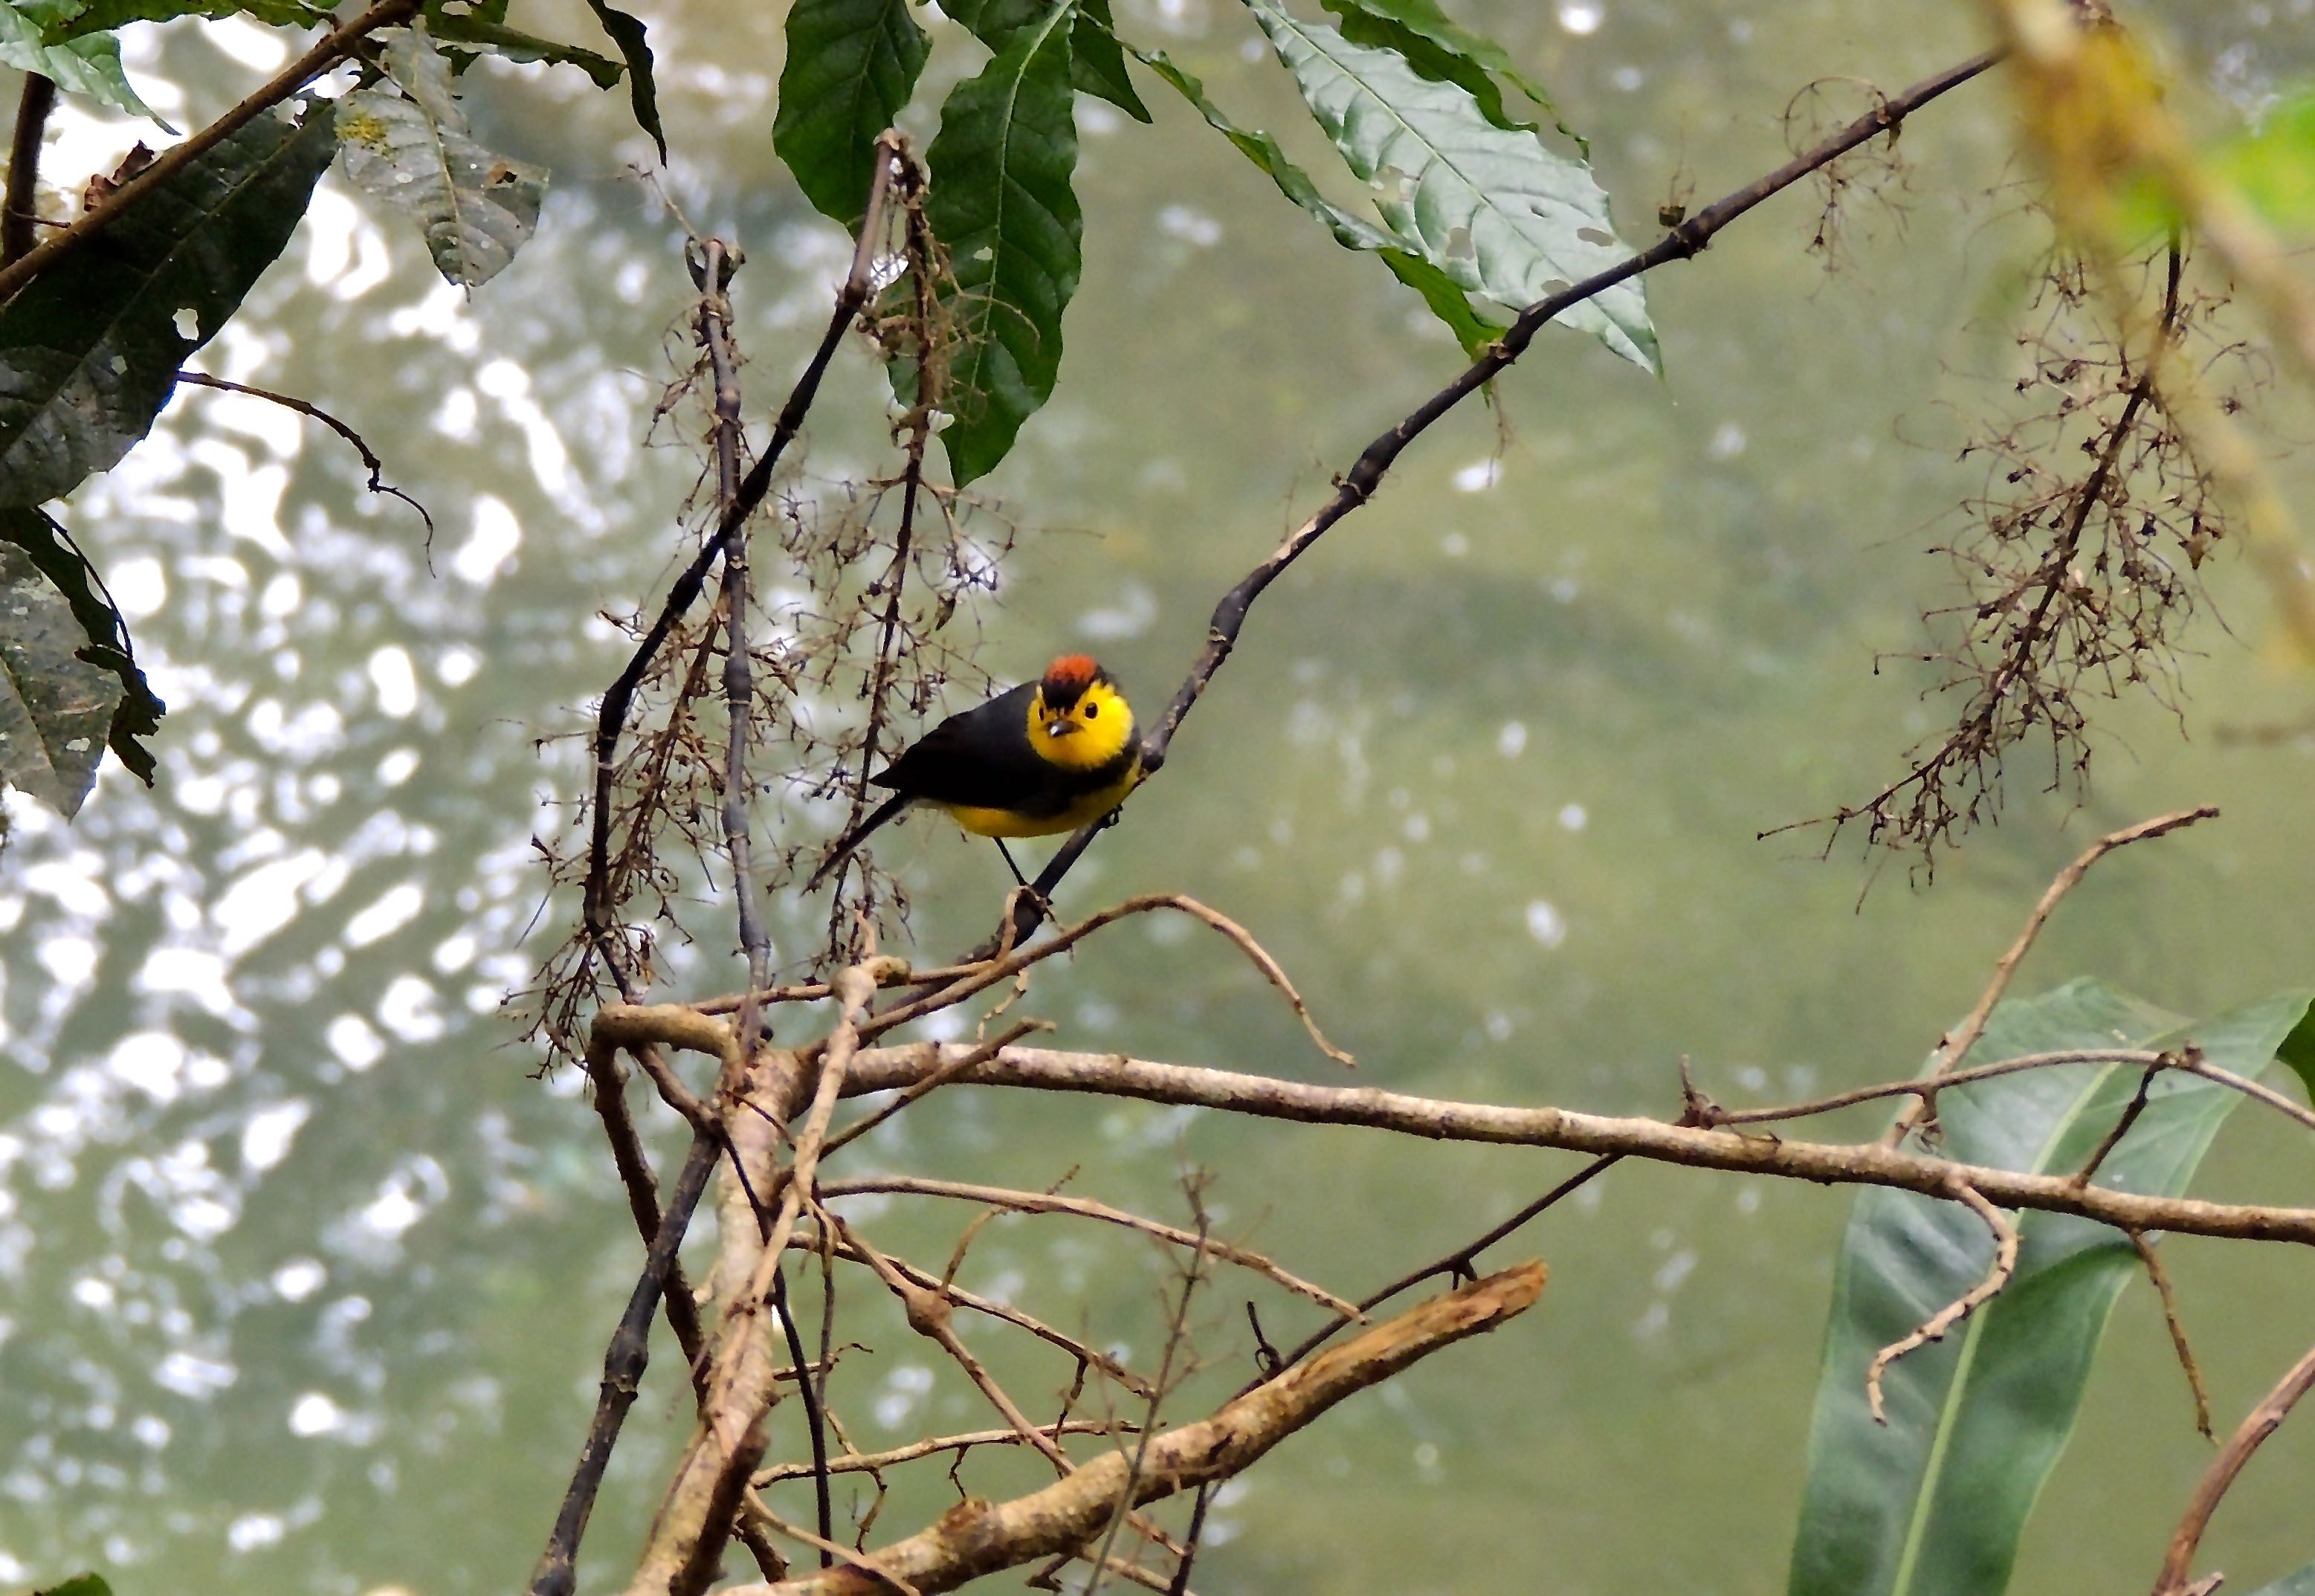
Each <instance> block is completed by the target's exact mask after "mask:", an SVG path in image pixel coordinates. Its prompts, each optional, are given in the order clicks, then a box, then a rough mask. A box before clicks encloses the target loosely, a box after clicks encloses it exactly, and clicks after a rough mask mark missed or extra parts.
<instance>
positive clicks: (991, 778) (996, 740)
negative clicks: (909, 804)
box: [874, 682, 1053, 809]
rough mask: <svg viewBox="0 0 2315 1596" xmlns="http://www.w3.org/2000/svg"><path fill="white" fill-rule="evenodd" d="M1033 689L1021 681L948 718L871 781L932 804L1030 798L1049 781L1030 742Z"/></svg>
mask: <svg viewBox="0 0 2315 1596" xmlns="http://www.w3.org/2000/svg"><path fill="white" fill-rule="evenodd" d="M1036 692H1037V687H1036V684H1035V683H1034V682H1024V683H1023V684H1022V685H1021V686H1019V687H1015V688H1014V689H1013V690H1012V691H1011V692H1008V693H1000V694H998V696H996V697H994V698H991V699H990V700H989V702H988V703H986V704H984V705H980V707H979V708H977V709H968V710H966V711H965V712H964V713H963V714H953V715H951V716H949V718H948V719H946V720H945V721H943V722H942V723H940V724H939V725H937V726H935V727H934V728H933V729H932V730H931V731H929V732H926V733H925V734H924V736H923V737H921V738H919V739H918V740H917V741H916V742H915V743H914V744H913V745H911V746H910V747H909V749H907V751H905V752H904V753H902V754H901V755H900V758H897V759H895V760H893V761H892V763H891V765H890V766H889V767H886V768H885V769H884V770H883V771H882V772H881V773H880V774H878V775H877V776H875V777H874V782H875V785H878V786H880V787H890V788H891V789H892V790H893V791H894V792H896V793H903V794H907V795H908V796H909V797H911V798H929V799H931V800H932V801H933V802H936V803H967V804H971V805H974V806H976V807H979V808H983V809H1019V808H1022V807H1023V806H1024V805H1027V804H1030V803H1032V802H1034V801H1035V800H1036V799H1037V797H1038V795H1039V794H1042V793H1043V792H1045V791H1046V790H1047V788H1048V787H1049V786H1050V785H1051V782H1052V779H1053V770H1052V767H1051V765H1049V764H1047V763H1046V762H1045V761H1044V760H1042V759H1041V758H1038V757H1037V755H1036V751H1035V750H1034V749H1032V748H1031V747H1030V746H1029V703H1030V700H1031V699H1032V698H1033V697H1034V696H1036Z"/></svg>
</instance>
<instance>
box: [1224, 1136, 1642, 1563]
mask: <svg viewBox="0 0 2315 1596" xmlns="http://www.w3.org/2000/svg"><path fill="white" fill-rule="evenodd" d="M1622 1157H1623V1155H1622V1154H1621V1153H1602V1154H1601V1155H1600V1157H1596V1158H1594V1159H1592V1162H1590V1163H1589V1164H1586V1165H1585V1166H1583V1168H1581V1169H1579V1170H1577V1171H1576V1172H1575V1173H1574V1175H1569V1176H1568V1177H1567V1178H1566V1180H1564V1181H1561V1182H1560V1183H1559V1184H1557V1185H1556V1186H1554V1187H1552V1188H1551V1190H1549V1191H1548V1192H1546V1193H1544V1194H1543V1195H1542V1196H1540V1197H1538V1198H1537V1199H1536V1200H1535V1201H1532V1202H1530V1203H1526V1204H1524V1205H1523V1206H1521V1208H1520V1209H1519V1210H1518V1211H1517V1212H1515V1213H1513V1214H1512V1215H1511V1216H1509V1217H1508V1218H1506V1219H1503V1220H1502V1221H1501V1222H1500V1223H1498V1224H1495V1225H1492V1226H1490V1227H1488V1228H1487V1229H1486V1230H1485V1231H1483V1232H1482V1233H1481V1234H1480V1235H1479V1236H1477V1237H1475V1238H1474V1239H1472V1240H1471V1241H1468V1242H1467V1243H1465V1244H1464V1245H1463V1246H1459V1247H1457V1248H1456V1249H1455V1250H1454V1251H1453V1252H1451V1253H1450V1254H1448V1255H1446V1256H1445V1257H1443V1258H1438V1259H1434V1260H1432V1262H1431V1263H1428V1264H1424V1266H1423V1267H1422V1268H1420V1269H1414V1270H1409V1271H1408V1272H1406V1273H1405V1274H1402V1275H1400V1276H1399V1277H1398V1278H1397V1280H1395V1281H1391V1282H1390V1284H1388V1285H1387V1286H1384V1287H1383V1288H1381V1289H1380V1290H1375V1291H1370V1292H1368V1293H1367V1294H1366V1295H1365V1296H1364V1297H1362V1298H1361V1299H1359V1316H1360V1317H1362V1318H1363V1317H1365V1316H1366V1315H1367V1314H1370V1313H1371V1312H1373V1311H1374V1310H1375V1309H1376V1308H1380V1307H1381V1306H1382V1305H1383V1304H1384V1303H1386V1302H1388V1301H1389V1300H1390V1299H1392V1298H1394V1297H1396V1296H1397V1295H1398V1294H1399V1293H1401V1292H1402V1291H1411V1290H1414V1289H1415V1287H1417V1286H1419V1285H1421V1284H1422V1283H1423V1282H1424V1281H1427V1280H1436V1279H1438V1278H1439V1277H1440V1276H1441V1275H1444V1276H1446V1277H1447V1278H1448V1279H1449V1280H1451V1281H1454V1282H1456V1283H1457V1284H1461V1283H1463V1282H1464V1281H1468V1280H1470V1279H1472V1278H1473V1277H1474V1275H1475V1274H1476V1273H1477V1268H1476V1265H1477V1263H1478V1260H1479V1255H1480V1254H1481V1253H1484V1252H1486V1250H1487V1249H1488V1248H1489V1247H1491V1246H1495V1244H1496V1243H1497V1242H1499V1241H1501V1240H1503V1238H1504V1237H1507V1236H1509V1235H1511V1234H1512V1232H1513V1231H1514V1230H1517V1229H1519V1228H1521V1227H1522V1226H1524V1225H1526V1224H1527V1223H1528V1222H1529V1221H1530V1219H1535V1218H1536V1217H1537V1216H1539V1215H1540V1214H1542V1213H1543V1212H1544V1211H1545V1210H1548V1209H1551V1208H1554V1207H1557V1205H1558V1204H1559V1202H1560V1201H1563V1200H1564V1199H1566V1198H1568V1197H1571V1196H1573V1195H1574V1194H1575V1193H1576V1192H1577V1191H1578V1190H1580V1189H1581V1188H1582V1187H1583V1186H1584V1185H1586V1184H1589V1183H1590V1182H1591V1181H1592V1178H1593V1177H1594V1176H1597V1175H1605V1174H1606V1173H1607V1172H1608V1170H1609V1169H1610V1167H1611V1166H1614V1165H1615V1164H1616V1163H1617V1162H1618V1161H1619V1160H1620V1159H1621V1158H1622ZM1253 1306H1254V1305H1253V1304H1252V1303H1248V1304H1247V1305H1246V1307H1247V1311H1248V1312H1251V1311H1252V1310H1253ZM1351 1322H1352V1321H1351V1318H1350V1317H1349V1316H1347V1315H1343V1314H1337V1315H1336V1316H1335V1317H1334V1318H1333V1319H1332V1320H1331V1321H1329V1322H1328V1323H1326V1324H1325V1325H1322V1326H1319V1327H1318V1328H1317V1329H1316V1330H1313V1331H1312V1332H1311V1333H1310V1334H1308V1335H1307V1336H1305V1337H1303V1338H1302V1340H1301V1342H1300V1343H1299V1344H1298V1345H1297V1346H1296V1347H1295V1348H1294V1350H1293V1351H1292V1352H1288V1353H1286V1354H1285V1355H1284V1356H1283V1357H1281V1358H1277V1359H1276V1361H1275V1362H1274V1363H1273V1364H1272V1365H1271V1366H1270V1367H1267V1368H1264V1370H1262V1373H1261V1375H1260V1376H1259V1378H1257V1379H1254V1380H1251V1381H1249V1382H1247V1384H1246V1390H1249V1391H1251V1390H1252V1389H1254V1388H1255V1386H1258V1385H1260V1384H1262V1383H1263V1381H1264V1380H1267V1379H1271V1378H1272V1377H1273V1376H1274V1375H1276V1374H1277V1372H1278V1370H1280V1369H1281V1368H1291V1367H1292V1366H1293V1365H1295V1364H1297V1363H1299V1362H1301V1361H1302V1360H1303V1359H1305V1358H1307V1357H1308V1356H1309V1355H1310V1354H1311V1353H1312V1352H1317V1350H1318V1349H1319V1348H1320V1347H1321V1346H1324V1345H1325V1344H1326V1343H1327V1342H1329V1341H1331V1340H1333V1339H1334V1337H1335V1334H1337V1333H1338V1332H1339V1331H1341V1330H1343V1329H1344V1327H1345V1326H1348V1325H1349V1324H1350V1323H1351ZM1259 1333H1260V1331H1259V1326H1257V1327H1256V1334H1259ZM1273 1356H1274V1354H1273ZM1193 1539H1194V1538H1193Z"/></svg>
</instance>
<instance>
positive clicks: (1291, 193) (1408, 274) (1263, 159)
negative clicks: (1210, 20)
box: [1133, 49, 1503, 356]
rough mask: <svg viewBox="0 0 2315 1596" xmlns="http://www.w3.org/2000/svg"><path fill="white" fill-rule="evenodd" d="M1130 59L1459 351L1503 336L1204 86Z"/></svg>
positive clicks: (1154, 63) (1161, 58)
mask: <svg viewBox="0 0 2315 1596" xmlns="http://www.w3.org/2000/svg"><path fill="white" fill-rule="evenodd" d="M1133 53H1134V55H1135V57H1136V58H1138V59H1140V62H1141V64H1142V65H1143V66H1145V67H1149V70H1150V71H1152V72H1154V73H1156V74H1157V75H1158V76H1159V77H1161V78H1163V79H1164V80H1165V81H1166V83H1168V84H1172V85H1173V86H1174V88H1175V90H1176V91H1177V92H1178V93H1180V94H1181V96H1182V97H1183V98H1184V100H1187V101H1188V102H1190V103H1191V104H1192V105H1193V106H1195V107H1196V108H1197V111H1198V114H1199V115H1200V116H1202V117H1204V118H1205V119H1206V122H1207V125H1208V126H1210V127H1211V128H1212V129H1214V130H1215V131H1216V132H1218V133H1220V135H1221V136H1222V137H1225V138H1227V139H1228V140H1229V141H1230V143H1231V144H1233V145H1235V146H1237V149H1238V152H1239V153H1240V154H1241V155H1245V156H1246V159H1247V160H1249V161H1252V162H1253V163H1254V164H1255V165H1256V166H1258V167H1260V168H1261V169H1262V170H1263V171H1264V173H1267V174H1268V175H1269V177H1270V181H1271V182H1274V183H1276V184H1277V185H1278V191H1279V192H1280V193H1282V194H1283V195H1285V196H1286V197H1287V198H1288V199H1291V200H1292V201H1293V202H1294V203H1295V204H1297V205H1299V206H1300V207H1301V208H1303V210H1305V211H1307V212H1308V214H1309V215H1311V216H1312V217H1316V218H1317V220H1318V222H1319V223H1320V224H1321V225H1323V226H1325V227H1326V230H1327V231H1328V232H1329V233H1331V234H1333V235H1335V242H1336V243H1337V244H1341V245H1342V246H1343V247H1344V249H1352V250H1366V251H1370V252H1372V253H1376V254H1378V255H1380V256H1381V257H1382V260H1383V263H1384V264H1385V265H1387V266H1388V267H1389V268H1390V270H1391V273H1392V275H1394V276H1396V277H1397V279H1399V281H1401V282H1403V283H1405V284H1406V285H1407V286H1408V287H1409V288H1413V289H1415V292H1417V293H1418V294H1421V295H1422V296H1423V300H1424V304H1426V305H1428V306H1430V307H1431V309H1432V314H1433V315H1437V316H1438V317H1439V319H1440V320H1441V321H1442V322H1445V323H1446V324H1447V325H1448V326H1449V327H1450V328H1451V329H1453V331H1454V333H1455V341H1457V342H1458V343H1459V344H1461V345H1462V346H1463V352H1464V353H1465V354H1468V355H1472V356H1477V354H1478V353H1479V351H1480V350H1483V349H1485V348H1486V346H1487V345H1488V344H1490V343H1492V342H1494V341H1495V340H1496V339H1497V338H1500V337H1502V336H1503V328H1502V327H1501V326H1499V325H1497V324H1495V323H1494V322H1491V321H1488V320H1487V319H1486V317H1484V316H1482V315H1479V314H1478V313H1477V312H1476V311H1474V310H1473V309H1472V308H1471V301H1470V299H1469V297H1468V296H1467V295H1466V294H1465V293H1464V292H1463V290H1462V289H1461V288H1459V287H1458V286H1457V285H1456V284H1455V282H1454V280H1453V279H1451V278H1450V277H1449V276H1448V275H1447V274H1446V273H1445V272H1443V271H1441V270H1439V269H1438V268H1437V267H1436V266H1433V265H1432V263H1431V262H1428V261H1426V260H1424V258H1423V257H1422V256H1420V255H1418V254H1415V253H1411V252H1409V251H1407V250H1406V249H1404V248H1402V247H1401V246H1400V245H1399V243H1398V241H1397V239H1396V238H1394V237H1393V236H1392V235H1390V234H1388V233H1386V232H1385V231H1383V229H1381V228H1380V227H1378V226H1375V225H1374V224H1373V223H1372V222H1370V221H1368V220H1367V219H1365V218H1364V217H1360V216H1358V215H1356V214H1354V213H1353V212H1351V211H1347V210H1344V208H1342V207H1341V206H1339V205H1336V204H1335V202H1334V201H1332V200H1331V199H1327V198H1326V196H1325V195H1324V194H1321V193H1320V192H1319V191H1318V185H1317V183H1315V182H1311V181H1310V174H1309V173H1307V172H1305V171H1303V170H1302V168H1301V167H1299V166H1298V165H1296V164H1294V163H1293V162H1292V161H1291V160H1290V159H1288V158H1287V155H1286V152H1285V151H1284V150H1282V149H1281V148H1280V147H1279V146H1278V140H1277V139H1275V138H1273V137H1271V136H1270V135H1269V134H1267V133H1265V132H1263V131H1262V130H1261V129H1246V128H1241V127H1239V126H1237V124H1236V123H1235V122H1233V121H1231V120H1229V118H1228V117H1227V116H1225V115H1223V114H1222V111H1221V110H1220V107H1218V106H1216V105H1215V104H1214V102H1212V101H1211V100H1209V99H1207V98H1206V89H1205V85H1204V84H1202V83H1200V82H1199V81H1198V80H1197V79H1196V78H1195V77H1193V76H1192V75H1190V74H1189V73H1187V72H1185V71H1184V70H1183V69H1182V68H1181V67H1177V66H1175V64H1174V62H1173V61H1172V60H1171V59H1170V58H1167V57H1166V53H1165V52H1164V51H1163V50H1140V49H1137V50H1135V51H1134V52H1133Z"/></svg>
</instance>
